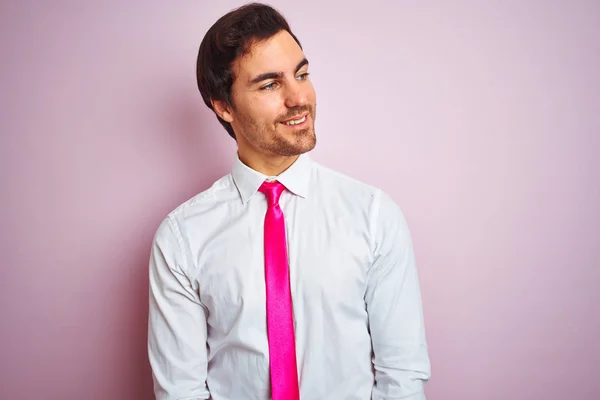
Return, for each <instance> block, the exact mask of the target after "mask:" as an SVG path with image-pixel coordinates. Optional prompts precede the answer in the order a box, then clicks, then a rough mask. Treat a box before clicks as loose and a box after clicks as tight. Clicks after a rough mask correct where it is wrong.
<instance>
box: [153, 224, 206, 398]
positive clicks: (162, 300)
mask: <svg viewBox="0 0 600 400" xmlns="http://www.w3.org/2000/svg"><path fill="white" fill-rule="evenodd" d="M187 259H188V258H187V257H186V253H185V251H184V246H183V240H182V236H181V231H180V230H179V228H178V226H177V224H176V221H174V220H172V219H171V218H169V217H168V218H166V219H165V220H164V221H163V222H162V223H161V225H160V227H159V228H158V230H157V232H156V235H155V237H154V240H153V243H152V249H151V254H150V306H149V315H148V355H149V361H150V366H151V368H152V377H153V381H154V394H155V396H156V399H157V400H175V399H177V400H180V399H185V400H198V399H208V398H209V397H210V394H209V392H208V389H207V387H206V375H207V349H206V334H207V327H206V310H205V308H204V306H203V305H202V303H201V302H200V298H199V294H198V291H197V290H194V288H193V285H192V283H191V281H190V279H189V277H188V276H187V275H186V272H188V271H189V269H188V268H187V265H186V260H187ZM188 273H189V272H188Z"/></svg>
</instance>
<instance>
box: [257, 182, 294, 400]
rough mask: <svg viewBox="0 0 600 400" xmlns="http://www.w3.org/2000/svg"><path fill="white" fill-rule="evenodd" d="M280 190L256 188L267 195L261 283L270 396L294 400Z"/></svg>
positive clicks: (275, 186)
mask: <svg viewBox="0 0 600 400" xmlns="http://www.w3.org/2000/svg"><path fill="white" fill-rule="evenodd" d="M284 189H285V187H284V186H283V185H282V184H281V183H279V182H263V184H262V185H261V187H260V189H259V190H260V191H261V192H262V193H264V194H265V195H266V196H267V201H268V209H267V215H266V216H265V283H266V288H267V334H268V337H269V359H270V370H271V398H272V399H273V400H298V399H299V398H300V394H299V390H298V369H297V367H296V346H295V343H294V320H293V316H292V295H291V292H290V275H289V269H288V257H287V244H286V238H285V221H284V219H283V212H282V211H281V207H279V197H280V196H281V193H282V192H283V190H284Z"/></svg>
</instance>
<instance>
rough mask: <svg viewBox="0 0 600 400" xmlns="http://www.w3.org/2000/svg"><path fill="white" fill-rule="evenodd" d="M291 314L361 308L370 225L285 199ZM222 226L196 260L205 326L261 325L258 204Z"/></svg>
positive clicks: (350, 214)
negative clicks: (204, 312)
mask: <svg viewBox="0 0 600 400" xmlns="http://www.w3.org/2000/svg"><path fill="white" fill-rule="evenodd" d="M281 206H282V209H283V212H284V218H285V224H286V239H287V247H288V249H287V250H288V257H289V260H288V261H289V271H290V287H291V292H292V299H293V302H294V308H295V309H296V308H298V309H301V310H309V311H310V310H311V309H312V310H314V308H315V307H328V308H332V309H334V310H335V309H336V308H340V309H342V308H346V307H348V305H351V304H354V305H357V306H358V307H360V305H361V304H362V303H363V298H364V292H365V288H366V270H367V268H368V266H369V263H370V261H371V256H370V246H369V235H368V224H367V221H366V220H365V219H364V217H363V216H362V215H361V213H360V212H358V213H357V212H356V211H353V210H351V209H348V208H345V207H344V206H343V205H337V206H336V205H335V204H332V205H327V206H323V203H321V204H318V205H317V204H314V203H312V202H310V201H307V200H306V199H301V198H287V199H282V201H281ZM231 211H232V212H231V213H230V214H229V215H228V217H227V223H224V224H223V227H222V228H221V229H219V230H218V231H217V232H215V233H214V234H213V235H212V236H211V238H210V239H209V240H207V241H205V243H204V245H203V246H202V247H199V248H197V250H196V252H195V253H194V257H196V260H195V261H196V262H197V263H198V265H199V266H200V268H199V269H200V274H199V275H198V278H197V279H198V282H197V286H198V289H199V293H200V298H201V301H202V302H203V304H204V305H205V306H206V307H207V309H208V323H209V325H210V326H212V327H214V328H217V329H220V330H223V331H226V330H227V329H230V327H231V326H233V324H235V323H236V321H240V320H242V321H244V322H245V325H249V326H251V325H252V321H253V320H255V321H256V324H257V325H258V326H260V327H262V324H263V323H264V320H265V302H266V296H265V273H264V215H265V211H266V208H265V207H264V206H261V205H259V204H254V205H252V206H249V207H246V208H243V209H240V210H231Z"/></svg>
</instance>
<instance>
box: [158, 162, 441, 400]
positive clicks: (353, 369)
mask: <svg viewBox="0 0 600 400" xmlns="http://www.w3.org/2000/svg"><path fill="white" fill-rule="evenodd" d="M266 178H267V177H266V176H265V175H263V174H261V173H259V172H257V171H254V170H252V169H250V168H249V167H247V166H246V165H244V164H243V163H242V162H241V161H240V160H239V158H237V159H236V162H235V165H234V168H233V171H232V173H231V174H228V175H226V176H224V177H223V178H221V179H219V180H218V181H216V182H215V183H214V184H213V185H212V187H211V188H209V189H208V190H206V191H204V192H202V193H200V194H198V195H197V196H195V197H193V198H192V199H190V200H188V201H186V202H185V203H183V204H182V205H180V206H179V207H178V208H177V209H175V210H174V211H173V212H171V213H170V214H169V215H168V216H167V217H166V218H165V219H164V221H163V222H162V223H161V225H160V227H159V228H158V230H157V232H156V235H155V237H154V242H153V245H152V252H151V257H150V310H149V332H148V352H149V358H150V364H151V366H152V371H153V379H154V391H155V394H156V398H157V399H158V400H175V399H177V400H183V399H185V400H193V399H209V398H210V399H213V400H245V399H256V400H266V399H269V398H270V394H269V393H270V382H269V351H268V350H269V347H268V341H267V326H266V324H267V319H266V309H265V306H266V298H265V274H264V253H263V243H264V236H263V235H264V218H265V213H266V211H267V201H266V197H265V195H264V194H262V193H261V192H259V191H258V188H259V186H260V185H261V183H262V182H263V181H264V180H265V179H266ZM277 180H278V181H279V182H281V183H282V184H283V185H284V186H285V187H286V188H287V190H285V191H284V192H283V194H282V195H281V199H280V205H281V208H282V210H283V212H284V216H285V222H286V232H287V241H288V242H287V243H288V254H289V268H290V285H291V293H292V301H293V313H294V327H295V338H296V355H297V363H298V379H299V384H300V398H301V399H302V400H324V399H326V400H349V399H356V400H383V399H405V400H408V399H410V400H423V399H425V394H424V391H423V384H424V382H425V381H427V380H428V379H429V374H430V362H429V357H428V352H427V345H426V341H425V329H424V323H423V311H422V305H421V294H420V288H419V281H418V275H417V268H416V265H415V259H414V254H413V248H412V243H411V237H410V233H409V230H408V227H407V224H406V221H405V219H404V217H403V215H402V213H401V211H400V209H399V208H398V206H397V205H396V204H395V202H394V201H393V200H392V199H391V198H390V197H389V196H388V195H387V194H385V193H384V192H382V191H381V190H379V189H377V188H374V187H371V186H369V185H366V184H364V183H361V182H358V181H356V180H353V179H351V178H349V177H346V176H344V175H342V174H340V173H338V172H335V171H332V170H330V169H328V168H326V167H324V166H322V165H320V164H318V163H316V162H315V161H314V160H312V159H311V158H310V157H309V156H308V155H307V154H304V155H302V156H300V157H299V158H298V160H297V161H296V162H295V163H294V164H293V165H292V166H291V167H290V168H288V169H287V170H286V171H285V172H283V173H282V174H281V175H279V176H278V177H277Z"/></svg>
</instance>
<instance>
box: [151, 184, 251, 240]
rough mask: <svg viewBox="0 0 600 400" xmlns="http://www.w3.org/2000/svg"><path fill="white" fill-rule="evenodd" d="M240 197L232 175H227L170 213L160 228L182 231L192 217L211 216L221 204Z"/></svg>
mask: <svg viewBox="0 0 600 400" xmlns="http://www.w3.org/2000/svg"><path fill="white" fill-rule="evenodd" d="M235 196H239V195H238V194H237V189H236V187H235V184H234V183H233V179H232V177H231V174H227V175H225V176H223V177H222V178H220V179H218V180H217V181H215V182H214V183H213V184H212V185H211V186H210V187H209V188H208V189H206V190H204V191H202V192H200V193H198V194H196V195H194V196H193V197H191V198H190V199H188V200H186V201H184V202H183V203H181V204H179V205H178V206H177V207H175V208H174V209H173V210H172V211H171V212H169V213H168V214H167V215H166V216H165V217H164V218H163V220H162V222H161V224H160V226H159V227H158V232H157V233H160V231H161V230H167V229H170V230H172V231H175V233H177V231H179V232H180V231H181V230H182V229H184V227H185V225H186V223H187V222H188V221H189V219H190V218H191V217H194V218H197V217H201V216H202V215H210V211H211V210H212V209H214V208H215V207H217V206H218V205H219V204H223V202H225V201H228V200H230V199H233V198H235Z"/></svg>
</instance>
